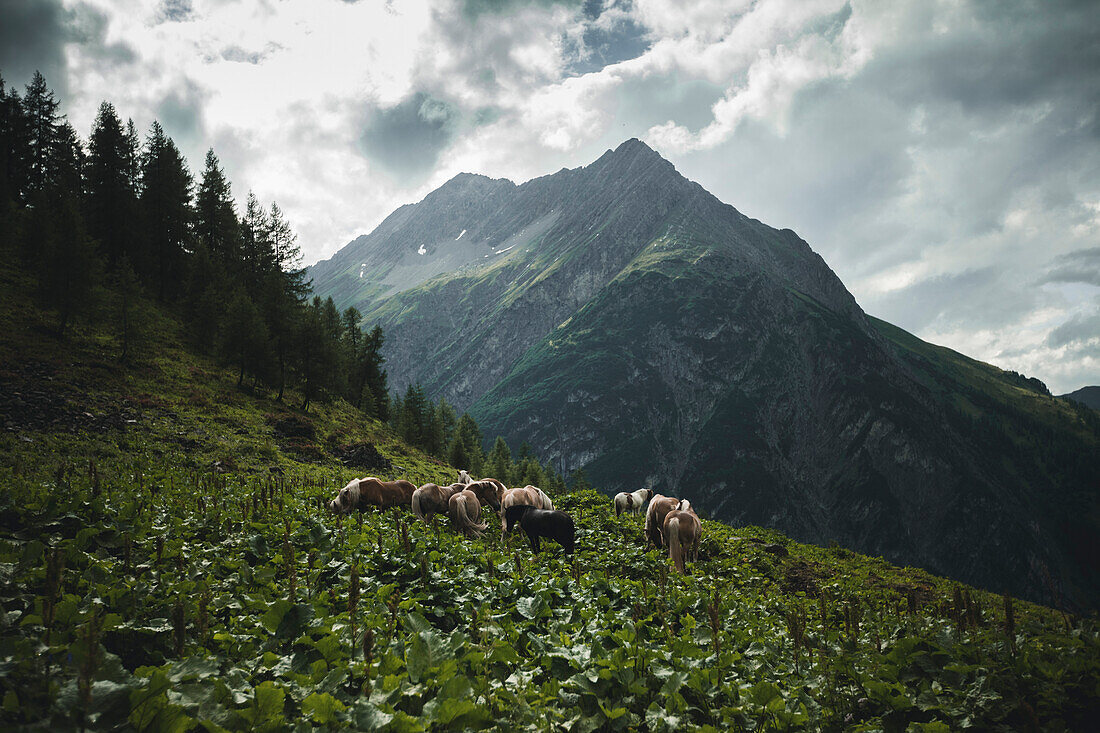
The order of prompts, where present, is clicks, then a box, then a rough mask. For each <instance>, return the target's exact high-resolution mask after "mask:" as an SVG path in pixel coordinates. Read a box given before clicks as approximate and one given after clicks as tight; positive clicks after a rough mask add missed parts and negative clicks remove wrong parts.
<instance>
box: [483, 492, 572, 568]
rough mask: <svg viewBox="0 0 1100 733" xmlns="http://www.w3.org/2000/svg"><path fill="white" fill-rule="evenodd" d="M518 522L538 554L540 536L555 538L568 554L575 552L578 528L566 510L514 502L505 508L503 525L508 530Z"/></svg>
mask: <svg viewBox="0 0 1100 733" xmlns="http://www.w3.org/2000/svg"><path fill="white" fill-rule="evenodd" d="M517 524H518V525H519V526H520V528H521V529H522V530H523V531H524V533H526V534H527V539H528V540H530V541H531V549H532V550H534V552H535V553H536V554H538V551H539V537H546V538H548V539H552V540H554V541H555V542H557V543H558V544H559V545H561V546H562V549H563V550H565V554H567V555H571V554H572V553H573V547H574V546H575V542H574V538H575V535H576V529H575V528H574V527H573V518H572V517H570V516H569V515H568V514H566V513H565V512H559V511H554V510H547V509H536V508H535V507H533V506H530V505H528V504H513V505H512V506H510V507H508V508H507V509H505V510H504V521H503V522H501V525H502V526H503V527H504V531H505V532H508V531H510V530H511V529H512V527H514V526H515V525H517Z"/></svg>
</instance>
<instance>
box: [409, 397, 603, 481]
mask: <svg viewBox="0 0 1100 733" xmlns="http://www.w3.org/2000/svg"><path fill="white" fill-rule="evenodd" d="M390 424H391V425H392V427H393V429H394V430H395V431H396V432H397V433H398V434H399V435H400V436H401V438H402V439H403V440H404V441H405V442H406V443H408V444H409V445H414V446H416V447H418V448H420V449H422V450H423V451H424V452H426V453H428V454H429V455H433V456H436V457H437V458H440V459H443V460H445V461H447V463H449V464H451V465H452V466H455V467H456V468H465V469H467V470H468V471H470V473H472V474H473V475H475V476H492V477H493V478H496V479H499V480H501V481H503V482H504V483H505V484H507V485H508V486H526V485H527V484H531V485H533V486H539V487H541V488H543V489H547V490H550V491H564V490H565V488H566V481H565V478H564V477H563V476H562V475H561V474H560V473H558V472H557V471H556V470H554V467H553V466H552V465H550V464H549V463H547V464H542V463H540V462H539V459H538V457H537V456H536V455H535V454H534V451H533V449H532V448H531V446H530V445H528V444H527V443H524V444H523V445H521V446H520V447H519V451H518V452H517V454H516V456H515V457H514V458H513V456H512V450H511V449H510V448H509V447H508V443H507V442H506V441H505V440H504V438H503V437H501V436H497V439H496V441H495V442H494V443H493V447H492V448H491V449H490V450H489V452H488V453H486V452H485V449H484V439H483V436H482V434H481V429H480V428H479V427H478V425H477V422H476V421H474V419H473V418H472V417H470V416H469V415H468V414H463V415H462V416H461V417H458V416H457V415H456V413H455V410H454V408H453V407H451V405H449V404H448V403H447V401H446V400H445V399H443V398H440V400H439V402H438V403H433V402H432V401H431V400H429V399H428V397H427V396H426V395H425V394H424V388H423V387H421V386H420V385H419V384H415V385H409V388H408V389H407V390H405V394H404V396H402V395H399V394H394V395H393V396H392V397H391V410H390ZM569 486H570V487H571V488H573V489H575V490H583V489H587V488H591V486H590V485H589V483H588V480H587V478H586V477H585V475H584V470H583V469H578V470H577V471H575V472H573V474H572V475H571V476H570V478H569Z"/></svg>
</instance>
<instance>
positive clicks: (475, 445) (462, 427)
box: [447, 413, 485, 476]
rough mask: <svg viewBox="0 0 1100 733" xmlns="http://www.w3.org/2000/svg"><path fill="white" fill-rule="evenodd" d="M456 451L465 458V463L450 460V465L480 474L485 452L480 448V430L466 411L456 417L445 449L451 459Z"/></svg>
mask: <svg viewBox="0 0 1100 733" xmlns="http://www.w3.org/2000/svg"><path fill="white" fill-rule="evenodd" d="M456 451H457V452H458V453H459V455H461V456H462V457H463V458H464V459H465V460H464V461H463V463H465V464H466V465H460V464H459V463H456V462H455V461H454V460H451V465H452V466H454V467H455V468H460V469H461V468H465V469H466V470H468V471H469V472H470V473H472V474H474V475H476V476H480V475H481V473H482V469H483V467H484V465H485V454H484V453H483V452H482V450H481V430H480V429H479V428H478V426H477V423H476V422H474V419H473V418H472V417H470V415H469V414H467V413H463V414H462V417H460V418H458V424H457V425H456V426H455V434H454V439H453V440H452V441H451V447H450V449H449V450H448V451H447V455H448V457H449V458H452V459H453V458H454V457H455V455H456Z"/></svg>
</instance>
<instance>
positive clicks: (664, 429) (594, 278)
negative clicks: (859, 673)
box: [311, 140, 1100, 608]
mask: <svg viewBox="0 0 1100 733" xmlns="http://www.w3.org/2000/svg"><path fill="white" fill-rule="evenodd" d="M311 274H312V276H313V282H314V288H315V290H316V291H317V292H318V293H320V294H322V295H328V294H331V295H332V296H333V297H334V298H335V299H336V300H337V303H338V305H340V306H341V307H347V306H349V305H355V306H356V307H357V308H359V310H360V311H361V312H362V314H363V318H364V322H365V323H379V324H380V325H381V326H382V327H383V328H384V329H385V332H386V340H387V343H386V347H385V355H386V358H387V366H388V368H389V371H390V376H391V379H392V383H393V384H394V385H395V386H397V387H399V388H402V389H403V387H404V385H406V384H408V383H411V382H420V383H421V384H423V386H424V387H425V388H426V390H427V391H428V392H429V393H430V394H433V395H437V396H438V395H442V396H445V397H446V398H447V399H448V400H449V401H451V402H452V403H453V404H455V405H456V406H457V407H459V408H461V409H468V410H469V411H470V412H471V414H472V415H473V416H474V417H475V418H476V419H477V420H478V422H479V423H480V424H481V426H482V427H483V429H484V430H485V432H486V433H487V434H489V435H495V434H497V433H499V434H502V435H504V436H505V437H506V438H507V439H508V440H509V441H510V442H512V443H513V444H518V443H519V442H520V441H527V442H529V443H531V444H532V445H535V446H538V449H539V451H540V452H541V454H542V457H543V458H544V459H551V460H553V461H554V462H555V464H556V465H558V466H559V468H560V469H561V470H562V471H563V472H570V471H573V470H575V469H578V468H584V469H585V471H586V473H587V474H588V476H589V478H590V479H591V480H592V481H593V482H594V483H596V484H597V485H599V486H602V487H603V488H604V489H606V490H608V491H617V490H620V489H623V488H637V487H638V486H652V487H653V488H654V489H656V490H657V491H659V492H665V493H673V494H676V495H679V496H682V497H685V498H689V499H691V500H693V501H694V502H695V503H696V504H697V505H698V506H700V507H701V508H702V509H703V510H704V511H705V512H707V513H708V514H710V515H711V516H714V517H716V518H720V519H724V520H727V521H730V522H734V523H755V524H762V525H766V526H770V527H775V528H777V529H780V530H781V531H783V532H785V533H788V534H790V535H792V536H793V537H795V538H798V539H800V540H804V541H810V542H816V543H819V544H827V543H830V542H837V543H839V544H842V545H846V546H849V547H852V548H854V549H857V550H859V551H860V552H865V553H870V554H877V555H882V556H885V557H887V558H888V559H890V560H892V561H895V562H903V563H907V564H912V565H920V566H923V567H926V568H928V569H930V570H932V571H934V572H937V573H941V574H946V575H950V576H953V577H956V578H959V579H961V580H964V581H966V582H969V583H972V584H976V585H981V586H985V587H987V588H991V589H994V590H997V591H1008V592H1012V593H1014V594H1017V595H1021V596H1024V597H1028V598H1032V599H1039V600H1044V601H1046V602H1048V603H1056V604H1057V603H1066V604H1069V605H1071V606H1073V607H1079V608H1095V607H1096V606H1097V605H1098V603H1100V590H1098V587H1097V586H1098V584H1097V582H1096V578H1097V570H1098V568H1100V561H1098V559H1097V555H1098V553H1097V547H1096V542H1095V537H1096V536H1097V532H1096V529H1097V525H1098V524H1100V521H1098V518H1100V507H1098V502H1097V491H1096V487H1097V486H1098V485H1100V481H1098V480H1097V478H1098V476H1097V470H1096V467H1095V461H1094V460H1092V459H1091V458H1090V457H1093V456H1095V455H1097V448H1098V444H1100V423H1098V420H1097V418H1096V416H1095V414H1093V413H1092V412H1091V411H1088V410H1084V409H1083V408H1081V409H1078V408H1076V407H1075V406H1074V405H1073V404H1072V403H1069V402H1066V401H1062V400H1057V399H1055V398H1053V397H1051V396H1050V394H1049V392H1047V391H1046V388H1045V387H1044V386H1043V385H1042V384H1041V383H1040V382H1038V380H1029V379H1026V378H1024V377H1022V376H1020V375H1017V374H1014V373H1011V372H1002V371H1001V370H999V369H997V368H995V367H992V366H989V365H986V364H981V363H980V362H976V361H973V360H970V359H967V358H966V357H964V356H963V355H961V354H957V353H955V352H952V351H950V350H947V349H941V348H939V347H935V346H932V345H930V344H926V343H924V342H922V341H920V340H919V339H917V338H915V337H913V336H912V335H910V334H907V333H905V332H904V331H902V330H900V329H897V328H896V327H893V326H891V325H890V324H887V323H885V322H882V321H879V320H877V319H874V318H871V317H869V316H867V315H866V314H864V313H863V311H862V310H861V309H860V307H859V305H858V304H857V303H856V302H855V299H854V298H853V297H852V296H851V294H850V293H848V291H847V290H846V289H845V287H844V285H843V284H842V283H841V282H840V280H839V279H838V278H837V277H836V275H835V274H834V273H833V272H832V271H831V270H830V269H829V267H828V265H827V264H826V263H825V262H824V261H823V260H822V259H821V257H819V256H818V255H817V254H816V253H814V252H813V251H812V250H811V249H810V247H809V245H808V244H807V243H806V242H804V241H803V240H802V239H800V238H799V237H798V236H797V235H796V234H795V233H794V232H792V231H790V230H777V229H774V228H772V227H769V226H767V225H766V224H763V223H762V222H759V221H757V220H755V219H751V218H749V217H746V216H745V215H743V214H741V213H740V212H739V211H737V210H736V209H735V208H733V207H732V206H729V205H727V204H724V203H722V202H721V201H719V200H718V199H716V198H715V197H714V196H712V195H711V194H709V193H708V192H707V191H705V190H704V189H703V188H702V187H701V186H699V185H698V184H695V183H693V182H691V181H688V180H687V179H685V178H684V177H683V176H681V175H680V174H679V173H677V172H676V170H675V168H674V167H673V166H672V165H671V164H670V163H669V162H668V161H666V160H664V159H663V158H661V157H660V156H659V155H658V154H657V153H656V152H654V151H653V150H651V149H650V148H649V147H647V146H646V145H645V144H643V143H641V142H639V141H637V140H630V141H627V142H625V143H623V144H622V145H620V146H619V147H618V148H616V149H615V150H614V151H608V152H607V153H605V154H604V155H603V156H602V157H600V158H599V159H598V160H596V161H595V162H593V163H592V164H590V165H588V166H585V167H583V168H578V169H572V170H562V171H559V172H558V173H555V174H553V175H550V176H545V177H542V178H536V179H534V180H531V181H529V182H527V183H525V184H523V185H520V186H515V185H514V184H512V183H510V182H508V181H501V180H492V179H488V178H485V177H482V176H472V175H466V174H464V175H461V176H457V177H456V178H454V179H452V180H451V181H449V182H448V183H446V184H445V185H443V186H442V187H440V188H439V189H438V190H436V191H435V192H433V193H431V194H429V195H428V196H427V197H426V198H425V199H424V200H423V201H421V202H420V203H418V204H416V205H413V206H405V207H402V208H401V209H398V210H397V211H396V212H394V213H393V214H392V215H391V216H390V217H388V218H387V219H386V220H385V221H384V222H383V223H382V224H381V225H379V227H378V228H377V229H376V230H375V231H374V232H372V233H371V234H369V235H367V236H365V237H360V238H359V239H356V240H355V241H353V242H351V243H350V244H349V245H347V246H346V247H345V248H344V249H343V250H341V252H340V253H338V254H337V255H336V256H335V257H333V258H332V259H331V260H328V261H326V262H321V263H318V264H317V265H316V266H315V267H314V268H312V272H311Z"/></svg>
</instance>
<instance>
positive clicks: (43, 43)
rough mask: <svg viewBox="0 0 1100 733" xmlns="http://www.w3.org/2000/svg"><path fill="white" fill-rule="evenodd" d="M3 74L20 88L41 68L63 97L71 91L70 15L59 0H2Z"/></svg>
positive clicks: (0, 44) (0, 54)
mask: <svg viewBox="0 0 1100 733" xmlns="http://www.w3.org/2000/svg"><path fill="white" fill-rule="evenodd" d="M0 21H2V22H0V74H3V76H4V82H5V83H6V84H9V85H11V86H12V87H14V88H16V89H18V90H19V91H20V93H22V91H23V86H24V85H26V84H29V83H30V80H31V77H32V76H34V72H35V71H36V70H37V71H41V72H42V75H43V76H44V77H46V83H47V84H49V85H50V87H51V88H52V89H53V90H54V91H55V92H56V93H57V94H58V96H60V97H61V98H62V99H64V98H65V96H66V93H67V92H68V79H67V78H66V77H65V41H66V35H67V29H66V23H67V21H68V14H67V13H66V12H65V10H64V9H63V8H62V7H61V2H60V0H38V1H36V2H27V0H0Z"/></svg>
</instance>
